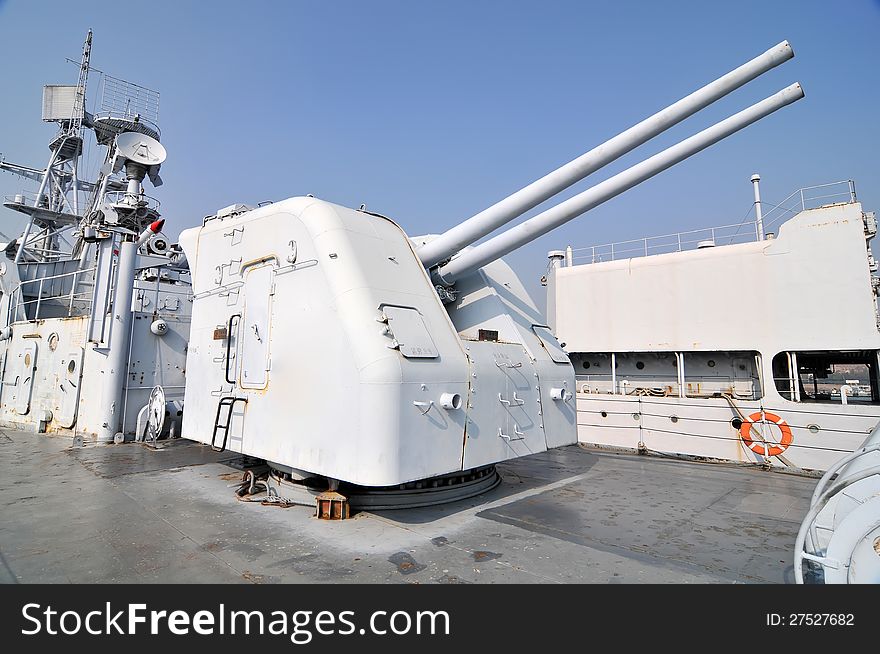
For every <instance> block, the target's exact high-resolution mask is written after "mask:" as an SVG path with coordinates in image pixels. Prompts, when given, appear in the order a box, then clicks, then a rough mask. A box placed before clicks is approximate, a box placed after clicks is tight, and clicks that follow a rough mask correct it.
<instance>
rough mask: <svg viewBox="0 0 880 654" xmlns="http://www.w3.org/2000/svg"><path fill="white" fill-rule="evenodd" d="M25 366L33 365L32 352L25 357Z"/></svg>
mask: <svg viewBox="0 0 880 654" xmlns="http://www.w3.org/2000/svg"><path fill="white" fill-rule="evenodd" d="M24 365H26V366H29V365H31V353H30V352H28V353H27V354H25V355H24Z"/></svg>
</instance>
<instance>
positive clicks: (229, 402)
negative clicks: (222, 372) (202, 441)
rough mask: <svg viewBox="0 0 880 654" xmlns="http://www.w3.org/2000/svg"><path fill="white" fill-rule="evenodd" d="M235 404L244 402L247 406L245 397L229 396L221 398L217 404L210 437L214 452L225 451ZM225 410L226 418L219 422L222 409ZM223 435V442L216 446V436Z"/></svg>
mask: <svg viewBox="0 0 880 654" xmlns="http://www.w3.org/2000/svg"><path fill="white" fill-rule="evenodd" d="M236 402H244V403H245V404H247V398H246V397H233V396H231V395H229V396H226V397H221V398H220V401H219V402H218V403H217V415H216V416H215V417H214V433H213V434H212V435H211V449H212V450H214V451H215V452H222V451H223V450H225V449H226V440H227V438H228V437H229V427H230V425H231V424H232V410H233V408H234V407H235V404H236ZM224 408H226V416H225V419H224V422H222V423H221V422H220V416H221V414H222V413H223V409H224ZM218 433H222V434H223V441H222V442H221V443H220V446H219V447H218V446H217V434H218Z"/></svg>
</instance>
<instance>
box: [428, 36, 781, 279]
mask: <svg viewBox="0 0 880 654" xmlns="http://www.w3.org/2000/svg"><path fill="white" fill-rule="evenodd" d="M793 56H794V51H793V50H792V48H791V45H789V43H788V41H783V42H782V43H779V44H778V45H776V46H774V47H772V48H770V49H769V50H767V51H766V52H765V53H763V54H761V55H759V56H758V57H755V58H754V59H752V60H751V61H749V62H747V63H745V64H743V65H742V66H740V67H739V68H736V69H735V70H732V71H731V72H729V73H727V74H726V75H724V76H722V77H719V78H718V79H716V80H715V81H714V82H710V83H709V84H707V85H706V86H704V87H702V88H700V89H698V90H696V91H694V92H693V93H691V94H690V95H688V96H686V97H684V98H682V99H681V100H679V101H678V102H676V103H674V104H671V105H670V106H668V107H666V108H665V109H663V110H661V111H658V112H657V113H655V114H654V115H653V116H650V117H649V118H646V119H645V120H643V121H642V122H640V123H638V124H636V125H634V126H632V127H630V128H629V129H627V130H626V131H624V132H621V133H620V134H618V135H617V136H615V137H613V138H611V139H609V140H608V141H605V142H604V143H602V144H601V145H599V146H596V147H595V148H593V149H592V150H590V151H589V152H587V153H585V154H583V155H581V156H579V157H578V158H576V159H574V160H572V161H570V162H568V163H567V164H565V165H564V166H562V167H560V168H557V169H556V170H554V171H553V172H551V173H548V174H547V175H545V176H544V177H542V178H541V179H538V180H536V181H534V182H532V183H531V184H529V185H528V186H526V187H524V188H522V189H520V190H519V191H517V192H516V193H514V194H513V195H510V196H508V197H506V198H504V199H503V200H501V201H499V202H497V203H495V204H494V205H492V206H491V207H489V208H488V209H484V210H483V211H481V212H480V213H478V214H476V215H474V216H472V217H470V218H468V219H467V220H465V221H464V222H462V223H460V224H458V225H456V226H455V227H453V228H451V229H450V230H448V231H446V232H444V233H443V234H441V235H440V236H439V237H437V238H436V239H434V240H433V241H430V242H428V243H426V244H424V245H423V246H421V247H420V248H419V249H418V254H419V258H420V259H421V260H422V263H423V264H424V265H425V267H426V268H430V267H431V266H433V265H435V264H437V263H439V262H441V261H444V260H445V259H448V258H449V257H451V256H452V255H453V254H455V253H456V252H458V251H460V250H461V249H462V248H463V247H465V246H466V245H470V244H472V243H475V242H476V241H477V240H479V239H481V238H483V237H484V236H486V235H487V234H489V233H491V232H493V231H495V230H496V229H497V228H498V227H501V226H502V225H505V224H507V223H508V222H510V221H511V220H513V219H514V218H516V217H517V216H521V215H522V214H524V213H525V212H526V211H528V210H529V209H532V208H533V207H536V206H537V205H539V204H541V203H542V202H544V201H545V200H547V199H548V198H551V197H553V196H554V195H556V194H557V193H559V192H560V191H562V190H564V189H566V188H568V187H569V186H571V185H572V184H575V183H577V182H579V181H580V180H582V179H584V178H585V177H587V176H588V175H590V174H591V173H593V172H595V171H597V170H599V168H602V167H603V166H605V165H607V164H609V163H611V162H612V161H614V160H615V159H618V158H619V157H621V156H623V155H624V154H626V153H627V152H630V151H631V150H633V149H635V148H637V147H638V146H640V145H642V144H643V143H645V142H647V141H649V140H650V139H652V138H654V137H655V136H657V135H658V134H660V133H661V132H664V131H666V130H667V129H669V128H670V127H672V126H673V125H676V124H678V123H680V122H681V121H683V120H684V119H685V118H687V117H689V116H692V115H693V114H695V113H696V112H698V111H700V110H701V109H704V108H705V107H707V106H708V105H710V104H712V103H713V102H715V101H716V100H719V99H720V98H722V97H724V96H725V95H727V94H728V93H731V92H732V91H735V90H736V89H738V88H739V87H741V86H743V85H744V84H747V83H748V82H750V81H752V80H753V79H755V78H756V77H758V76H759V75H762V74H763V73H766V72H767V71H768V70H770V69H772V68H775V67H776V66H778V65H779V64H781V63H783V62H785V61H787V60H789V59H791V58H792V57H793Z"/></svg>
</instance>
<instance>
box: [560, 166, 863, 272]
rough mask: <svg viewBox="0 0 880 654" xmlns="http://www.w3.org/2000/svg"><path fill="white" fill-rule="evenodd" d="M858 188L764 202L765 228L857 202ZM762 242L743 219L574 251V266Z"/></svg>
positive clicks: (843, 184) (841, 186)
mask: <svg viewBox="0 0 880 654" xmlns="http://www.w3.org/2000/svg"><path fill="white" fill-rule="evenodd" d="M856 201H857V198H856V186H855V182H853V181H852V180H842V181H838V182H830V183H828V184H818V185H816V186H805V187H803V188H799V189H798V190H796V191H795V192H794V193H792V194H791V195H789V196H788V197H786V198H785V199H784V200H782V202H779V203H778V204H773V203H769V202H766V201H763V202H762V203H761V207H762V209H763V227H764V232H765V233H766V232H767V230H768V228H769V227H771V226H773V225H774V224H776V223H778V222H779V221H780V220H782V219H784V218H789V217H791V216H793V215H795V214H796V213H798V212H800V211H805V210H806V209H814V208H816V207H819V206H824V205H827V204H834V203H838V202H842V203H848V202H856ZM760 239H761V232H760V227H759V224H758V221H757V220H744V221H741V222H739V223H733V224H730V225H720V226H718V227H706V228H703V229H693V230H689V231H684V232H676V233H673V234H664V235H662V236H649V237H646V238H638V239H632V240H629V241H617V242H614V243H606V244H603V245H591V246H587V247H578V248H571V263H572V264H584V263H599V262H603V261H616V260H619V259H632V258H636V257H647V256H651V255H654V254H668V253H671V252H684V251H686V250H694V249H699V248H704V247H714V246H719V245H733V244H737V243H751V242H753V241H758V240H760Z"/></svg>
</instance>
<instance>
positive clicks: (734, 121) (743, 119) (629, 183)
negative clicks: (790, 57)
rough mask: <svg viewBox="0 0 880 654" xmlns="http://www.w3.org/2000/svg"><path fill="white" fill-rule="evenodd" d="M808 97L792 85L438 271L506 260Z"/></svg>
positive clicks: (451, 274)
mask: <svg viewBox="0 0 880 654" xmlns="http://www.w3.org/2000/svg"><path fill="white" fill-rule="evenodd" d="M803 97H804V92H803V89H802V88H801V86H800V84H798V83H795V84H792V85H791V86H788V87H787V88H785V89H783V90H782V91H780V92H779V93H776V94H775V95H772V96H770V97H769V98H766V99H764V100H762V101H761V102H758V103H756V104H754V105H752V106H751V107H748V108H747V109H744V110H743V111H740V112H739V113H737V114H734V115H733V116H731V117H730V118H727V119H726V120H723V121H721V122H720V123H717V124H715V125H713V126H712V127H709V128H707V129H705V130H703V131H701V132H699V133H697V134H695V135H694V136H691V137H690V138H688V139H685V140H684V141H682V142H680V143H678V144H676V145H673V146H672V147H670V148H667V149H666V150H664V151H662V152H660V153H658V154H656V155H654V156H653V157H650V158H649V159H646V160H645V161H643V162H641V163H639V164H636V165H635V166H632V167H631V168H628V169H627V170H625V171H623V172H621V173H618V174H617V175H614V176H613V177H611V178H609V179H607V180H605V181H604V182H601V183H599V184H597V185H596V186H593V187H592V188H590V189H587V190H586V191H584V192H582V193H579V194H578V195H575V196H574V197H572V198H570V199H568V200H565V201H564V202H561V203H559V204H557V205H556V206H554V207H551V208H550V209H547V210H546V211H544V212H542V213H540V214H538V215H537V216H534V217H533V218H530V219H528V220H526V221H525V222H523V223H520V224H519V225H517V226H516V227H512V228H511V229H509V230H507V231H505V232H502V233H501V234H499V235H497V236H495V237H493V238H491V239H489V240H488V241H486V242H485V243H481V244H480V245H478V246H476V247H474V248H473V249H470V250H467V251H465V252H462V253H461V254H459V255H458V256H457V257H455V258H453V259H452V260H451V261H450V262H449V263H447V264H445V265H443V266H441V267H440V268H439V269H438V270H437V272H436V274H435V278H436V279H437V280H438V281H440V282H442V283H444V284H452V283H454V282H455V281H456V280H457V279H459V278H460V277H462V276H464V275H467V274H468V273H471V272H473V271H474V270H476V269H477V268H480V267H482V266H484V265H486V264H487V263H489V262H491V261H494V260H495V259H497V258H499V257H503V256H504V255H505V254H508V253H509V252H512V251H513V250H515V249H517V248H519V247H521V246H522V245H524V244H526V243H528V242H530V241H533V240H534V239H536V238H538V237H539V236H542V235H543V234H546V233H547V232H549V231H551V230H553V229H555V228H556V227H559V226H560V225H562V224H564V223H566V222H568V221H569V220H572V219H573V218H576V217H577V216H579V215H581V214H583V213H584V212H586V211H589V210H590V209H592V208H594V207H596V206H598V205H599V204H601V203H603V202H606V201H607V200H610V199H611V198H613V197H615V196H617V195H619V194H621V193H623V192H624V191H626V190H627V189H630V188H632V187H633V186H635V185H637V184H639V183H641V182H643V181H645V180H646V179H649V178H650V177H653V176H654V175H656V174H658V173H660V172H662V171H664V170H666V169H667V168H669V167H671V166H673V165H675V164H677V163H679V162H680V161H683V160H684V159H686V158H688V157H690V156H692V155H694V154H696V153H697V152H700V151H701V150H704V149H706V148H707V147H709V146H710V145H712V144H714V143H717V142H718V141H720V140H722V139H724V138H726V137H728V136H730V135H731V134H734V133H735V132H738V131H739V130H741V129H743V128H745V127H747V126H749V125H751V124H752V123H754V122H756V121H758V120H760V119H761V118H764V117H765V116H768V115H770V114H771V113H773V112H774V111H777V110H779V109H781V108H782V107H785V106H787V105H789V104H791V103H792V102H796V101H797V100H800V99H801V98H803Z"/></svg>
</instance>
